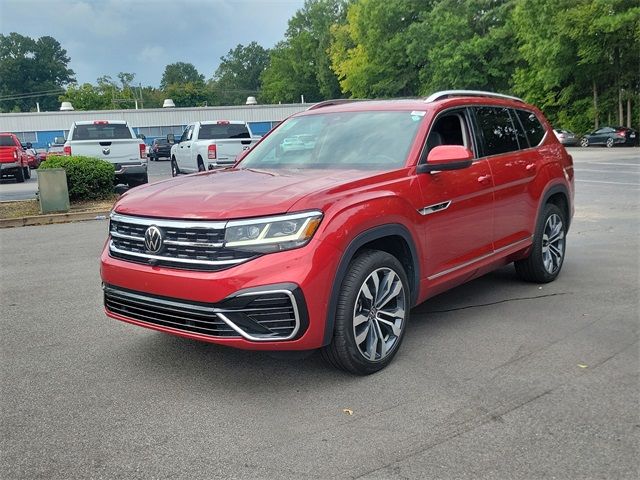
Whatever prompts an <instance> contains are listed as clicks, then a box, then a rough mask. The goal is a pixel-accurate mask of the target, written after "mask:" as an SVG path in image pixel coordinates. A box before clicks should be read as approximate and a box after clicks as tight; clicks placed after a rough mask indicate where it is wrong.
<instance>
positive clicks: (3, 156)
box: [0, 133, 31, 183]
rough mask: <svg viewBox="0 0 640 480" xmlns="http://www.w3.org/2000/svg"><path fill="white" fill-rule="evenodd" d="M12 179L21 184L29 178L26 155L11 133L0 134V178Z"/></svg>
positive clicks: (29, 172)
mask: <svg viewBox="0 0 640 480" xmlns="http://www.w3.org/2000/svg"><path fill="white" fill-rule="evenodd" d="M8 176H11V177H14V178H15V179H16V182H18V183H22V182H24V181H25V179H28V178H31V171H30V170H29V163H28V158H27V153H26V152H25V151H24V148H22V144H21V143H20V140H18V137H16V136H15V135H14V134H13V133H0V177H8Z"/></svg>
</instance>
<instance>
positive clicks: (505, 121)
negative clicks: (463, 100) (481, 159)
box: [474, 107, 519, 156]
mask: <svg viewBox="0 0 640 480" xmlns="http://www.w3.org/2000/svg"><path fill="white" fill-rule="evenodd" d="M474 111H475V114H476V122H477V124H478V128H479V129H480V132H481V133H482V137H483V140H484V148H483V156H490V155H499V154H501V153H507V152H513V151H516V150H518V149H519V145H518V137H517V131H516V129H515V127H514V126H513V122H512V121H511V116H510V115H509V110H508V109H507V108H504V107H474Z"/></svg>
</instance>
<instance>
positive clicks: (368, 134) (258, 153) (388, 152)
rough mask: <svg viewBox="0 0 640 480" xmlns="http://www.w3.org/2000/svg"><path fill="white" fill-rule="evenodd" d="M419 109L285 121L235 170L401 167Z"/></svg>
mask: <svg viewBox="0 0 640 480" xmlns="http://www.w3.org/2000/svg"><path fill="white" fill-rule="evenodd" d="M423 118H424V112H409V111H400V112H389V111H378V112H375V111H374V112H371V111H369V112H340V113H326V114H315V115H305V116H301V117H294V118H291V119H289V120H286V121H285V122H284V123H283V124H282V125H280V126H279V127H278V128H277V129H276V130H274V131H273V133H271V134H270V135H269V136H268V137H267V138H265V139H264V140H263V141H262V142H261V143H260V144H258V145H256V147H255V148H254V149H253V150H251V151H250V152H249V153H248V154H247V156H246V157H245V159H244V160H243V161H242V162H241V163H240V168H256V169H277V168H289V169H312V168H331V169H334V168H337V169H361V170H392V169H395V168H401V167H402V166H404V164H405V161H406V158H407V154H408V153H409V149H410V148H411V144H412V143H413V139H414V138H415V136H416V133H417V131H418V127H419V126H420V122H421V120H422V119H423Z"/></svg>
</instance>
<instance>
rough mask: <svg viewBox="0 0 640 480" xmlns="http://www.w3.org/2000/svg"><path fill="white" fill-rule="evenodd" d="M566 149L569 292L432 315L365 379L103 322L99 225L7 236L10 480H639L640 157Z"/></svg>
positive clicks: (416, 314)
mask: <svg viewBox="0 0 640 480" xmlns="http://www.w3.org/2000/svg"><path fill="white" fill-rule="evenodd" d="M570 152H571V153H572V155H573V156H574V160H575V165H576V178H577V182H576V189H577V194H576V216H575V218H574V222H573V224H572V226H571V231H570V232H569V235H568V247H567V255H566V260H565V264H564V267H563V272H562V274H561V275H560V277H559V278H558V280H557V281H555V282H554V283H551V284H548V285H544V286H542V287H540V286H538V285H533V284H526V283H522V282H520V281H518V280H517V279H516V277H515V273H514V271H513V268H512V267H507V268H504V269H501V270H499V271H497V272H494V273H492V274H489V275H487V276H485V277H483V278H480V279H478V280H475V281H473V282H471V283H469V284H466V285H464V286H461V287H458V288H456V289H454V290H452V291H450V292H447V293H445V294H442V295H440V296H438V297H436V298H434V299H432V300H430V301H428V302H426V303H424V304H422V305H420V306H418V307H417V308H415V309H414V311H413V312H412V318H411V323H410V324H409V327H408V328H409V330H408V331H407V337H406V339H405V342H404V344H403V346H402V349H401V351H400V352H399V354H398V355H397V357H396V358H395V360H394V362H393V363H392V364H391V365H390V366H389V368H387V369H385V370H384V371H382V372H379V373H378V374H375V375H372V376H369V377H354V376H351V375H348V374H345V373H341V372H338V371H335V370H333V369H331V368H329V367H326V366H325V365H324V364H323V363H322V362H321V360H320V359H319V357H318V356H311V357H309V358H306V359H297V360H296V359H273V358H272V357H270V356H269V355H267V354H264V353H257V352H245V351H236V350H232V349H228V348H224V347H219V346H215V345H209V344H203V343H198V342H194V341H189V340H184V339H180V338H176V337H172V336H168V335H164V334H160V333H156V332H153V331H150V330H146V329H142V328H139V327H134V326H131V325H128V324H124V323H121V322H117V321H115V320H110V319H108V318H107V317H106V316H105V315H104V313H103V311H102V296H101V289H100V278H99V272H98V256H99V252H100V250H101V248H102V245H103V242H104V240H105V238H106V231H107V224H106V222H105V221H91V222H83V223H74V224H64V225H49V226H42V227H25V228H15V229H5V230H0V258H1V282H0V300H1V303H2V308H1V310H0V312H1V313H0V319H1V323H0V325H1V331H0V345H1V349H0V365H1V366H0V369H1V375H2V381H1V385H2V388H1V392H0V401H1V405H2V412H1V414H0V418H1V424H0V431H1V432H2V435H1V438H0V445H1V451H0V478H6V479H17V478H47V479H50V478H59V479H71V478H127V479H129V478H189V479H194V478H207V479H211V478H269V479H272V478H296V479H299V478H321V479H324V478H369V479H374V478H379V479H387V478H451V479H467V478H468V479H475V478H498V479H530V478H559V479H568V478H572V479H573V478H575V479H587V478H589V479H591V478H613V479H627V478H637V475H638V471H639V468H640V461H639V459H638V456H637V453H638V451H639V447H640V441H639V440H640V409H639V408H638V403H639V400H638V399H639V398H640V383H639V368H638V366H639V364H640V362H639V360H640V355H639V349H638V325H639V323H640V321H639V303H640V300H639V299H640V297H639V295H640V293H639V285H640V274H639V272H640V268H639V267H640V265H639V263H640V149H638V148H626V149H612V150H606V149H600V148H591V149H580V148H575V149H571V150H570ZM150 169H151V172H152V179H155V178H154V176H155V175H157V178H162V176H163V175H168V173H169V163H168V162H159V163H155V162H154V163H151V164H150ZM156 169H157V170H156ZM164 169H166V172H165V170H164ZM5 186H6V185H2V186H0V188H4V187H5ZM345 409H346V410H347V411H346V413H345ZM349 412H351V414H349Z"/></svg>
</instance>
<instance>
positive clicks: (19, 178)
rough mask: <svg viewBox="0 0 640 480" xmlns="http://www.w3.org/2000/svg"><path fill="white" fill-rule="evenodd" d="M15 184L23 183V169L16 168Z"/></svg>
mask: <svg viewBox="0 0 640 480" xmlns="http://www.w3.org/2000/svg"><path fill="white" fill-rule="evenodd" d="M16 182H18V183H23V182H24V168H23V167H18V168H17V169H16Z"/></svg>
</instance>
